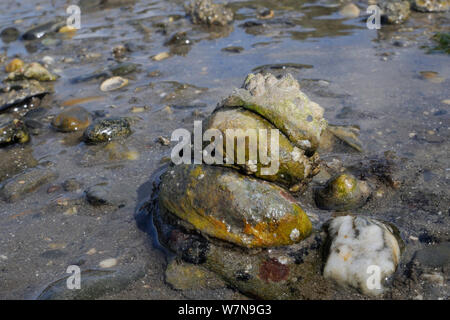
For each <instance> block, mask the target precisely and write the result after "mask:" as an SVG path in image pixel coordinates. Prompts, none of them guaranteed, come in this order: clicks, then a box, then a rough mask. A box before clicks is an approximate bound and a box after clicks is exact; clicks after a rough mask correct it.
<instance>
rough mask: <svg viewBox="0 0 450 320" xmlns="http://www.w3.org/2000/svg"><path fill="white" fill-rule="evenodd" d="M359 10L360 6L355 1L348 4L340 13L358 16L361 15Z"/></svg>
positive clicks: (348, 16) (345, 15) (350, 16)
mask: <svg viewBox="0 0 450 320" xmlns="http://www.w3.org/2000/svg"><path fill="white" fill-rule="evenodd" d="M359 12H360V10H359V8H358V7H357V6H356V5H355V4H353V3H349V4H346V5H345V6H344V7H342V8H341V10H339V13H340V14H341V15H342V16H344V17H346V18H356V17H358V16H359Z"/></svg>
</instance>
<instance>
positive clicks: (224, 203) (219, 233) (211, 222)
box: [159, 165, 312, 248]
mask: <svg viewBox="0 0 450 320" xmlns="http://www.w3.org/2000/svg"><path fill="white" fill-rule="evenodd" d="M159 201H160V204H161V206H162V207H164V208H166V209H167V210H168V211H170V212H171V213H172V214H174V215H175V216H177V217H178V218H179V219H180V220H181V221H183V222H184V225H185V227H186V228H188V229H195V230H196V231H198V232H200V233H202V234H204V235H206V236H209V237H213V238H217V239H221V240H224V241H227V242H231V243H234V244H236V245H239V246H242V247H247V248H255V247H276V246H283V245H289V244H293V243H296V242H299V241H301V240H302V239H304V238H305V237H307V236H308V235H309V234H310V233H311V229H312V225H311V222H310V221H309V218H308V216H307V215H306V213H305V212H304V211H303V210H302V208H301V207H300V206H299V205H298V203H297V202H296V201H295V199H294V198H293V197H292V196H291V195H290V194H289V193H288V192H287V191H285V190H284V189H282V188H280V187H278V186H276V185H274V184H271V183H268V182H265V181H262V180H257V179H253V178H251V177H248V176H245V175H241V174H239V173H238V172H236V171H234V170H232V169H228V168H223V167H216V166H202V165H178V166H175V167H173V168H169V169H168V171H167V172H166V173H165V174H164V175H163V177H162V182H161V189H160V195H159Z"/></svg>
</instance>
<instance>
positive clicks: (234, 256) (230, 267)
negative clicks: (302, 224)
mask: <svg viewBox="0 0 450 320" xmlns="http://www.w3.org/2000/svg"><path fill="white" fill-rule="evenodd" d="M164 211H165V209H164V208H158V209H157V210H153V211H152V212H153V222H154V225H155V227H156V230H157V232H158V240H159V242H160V243H162V244H163V245H164V246H165V248H166V249H169V250H170V251H172V252H174V253H175V255H176V256H177V257H179V258H180V259H182V260H183V261H185V262H188V263H191V264H194V265H198V266H200V267H204V268H206V269H208V270H210V271H212V272H213V273H214V274H215V275H217V276H218V277H219V278H220V279H223V280H224V281H225V282H226V283H227V284H228V285H229V286H232V287H234V288H236V289H237V290H239V291H240V292H242V293H244V294H246V295H248V296H250V297H255V298H258V299H332V298H335V297H339V296H341V295H342V297H344V296H345V295H346V294H347V295H348V294H354V292H352V291H351V290H348V289H346V288H344V289H340V290H339V291H338V292H336V291H335V286H334V284H333V282H331V281H329V280H327V279H325V278H323V277H322V274H321V268H322V255H321V250H320V248H321V246H322V243H323V239H324V238H325V234H324V233H313V234H312V235H310V236H309V237H308V238H306V239H304V240H303V241H301V242H299V243H296V244H293V245H290V246H284V247H280V248H275V249H270V250H267V249H263V250H256V251H251V250H250V251H249V250H243V249H242V248H240V247H236V246H233V245H224V244H225V243H224V242H221V243H219V242H218V241H212V239H210V240H207V239H206V238H204V237H203V236H201V235H199V234H195V233H189V232H188V231H186V230H185V229H183V228H182V227H180V226H179V225H178V222H177V219H176V217H174V216H173V215H171V214H170V213H167V212H164Z"/></svg>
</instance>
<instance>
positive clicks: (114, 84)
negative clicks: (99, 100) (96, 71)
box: [100, 76, 128, 91]
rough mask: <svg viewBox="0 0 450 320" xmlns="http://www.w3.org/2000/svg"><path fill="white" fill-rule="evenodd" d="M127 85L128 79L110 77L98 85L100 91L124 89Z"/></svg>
mask: <svg viewBox="0 0 450 320" xmlns="http://www.w3.org/2000/svg"><path fill="white" fill-rule="evenodd" d="M127 84H128V79H125V78H122V77H119V76H117V77H112V78H109V79H106V80H105V81H103V82H102V84H101V85H100V90H102V91H113V90H118V89H120V88H123V87H125V86H126V85H127Z"/></svg>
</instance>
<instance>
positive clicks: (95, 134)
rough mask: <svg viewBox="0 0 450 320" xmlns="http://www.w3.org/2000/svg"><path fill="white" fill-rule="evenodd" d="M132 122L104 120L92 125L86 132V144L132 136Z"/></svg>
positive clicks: (116, 119)
mask: <svg viewBox="0 0 450 320" xmlns="http://www.w3.org/2000/svg"><path fill="white" fill-rule="evenodd" d="M131 133H132V132H131V128H130V122H129V121H128V120H127V119H124V118H114V119H104V120H99V121H96V122H95V123H93V124H91V125H90V126H89V127H87V129H86V130H85V131H84V134H83V139H84V141H85V142H86V143H89V144H96V143H103V142H109V141H111V140H115V139H118V138H120V137H127V136H129V135H130V134H131Z"/></svg>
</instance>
